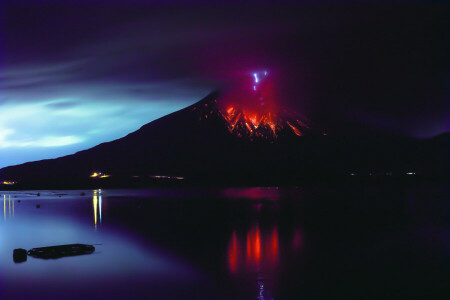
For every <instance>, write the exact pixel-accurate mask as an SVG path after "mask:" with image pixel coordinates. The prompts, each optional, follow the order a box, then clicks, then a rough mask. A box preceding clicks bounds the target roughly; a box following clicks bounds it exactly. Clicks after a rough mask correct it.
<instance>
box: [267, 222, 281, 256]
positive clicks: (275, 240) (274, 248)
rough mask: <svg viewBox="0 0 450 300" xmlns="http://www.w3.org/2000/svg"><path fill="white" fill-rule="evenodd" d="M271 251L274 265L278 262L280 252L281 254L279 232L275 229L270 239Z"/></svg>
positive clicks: (270, 254)
mask: <svg viewBox="0 0 450 300" xmlns="http://www.w3.org/2000/svg"><path fill="white" fill-rule="evenodd" d="M268 249H269V257H270V260H271V261H272V263H273V264H276V263H277V262H278V252H279V243H278V230H277V228H274V229H273V230H272V235H271V238H270V247H268Z"/></svg>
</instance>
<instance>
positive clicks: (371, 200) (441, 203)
mask: <svg viewBox="0 0 450 300" xmlns="http://www.w3.org/2000/svg"><path fill="white" fill-rule="evenodd" d="M38 193H39V194H38ZM0 194H1V195H2V196H1V205H2V213H1V217H2V219H1V220H0V298H1V299H101V298H105V299H337V298H342V297H345V298H354V299H381V298H383V299H385V298H396V299H399V298H405V297H417V296H421V297H428V299H430V298H438V297H439V296H441V295H442V293H443V291H445V288H446V286H445V282H446V279H448V271H447V270H449V264H448V262H449V261H448V258H449V256H448V254H449V249H450V247H449V228H448V189H447V188H446V187H439V186H438V187H436V186H435V187H429V186H426V187H425V186H424V187H417V186H416V187H402V188H394V187H376V188H375V187H365V188H361V187H359V188H349V187H340V188H336V187H334V188H310V189H307V188H290V189H278V188H234V189H146V190H86V191H21V192H0ZM37 205H40V207H39V208H38V207H37ZM71 243H85V244H96V246H95V247H96V251H95V252H94V254H91V255H83V256H76V257H65V258H60V259H54V260H52V259H50V260H43V259H36V258H32V257H29V258H28V260H27V261H26V262H24V263H14V262H13V259H12V251H13V249H15V248H25V249H31V248H34V247H43V246H51V245H60V244H71Z"/></svg>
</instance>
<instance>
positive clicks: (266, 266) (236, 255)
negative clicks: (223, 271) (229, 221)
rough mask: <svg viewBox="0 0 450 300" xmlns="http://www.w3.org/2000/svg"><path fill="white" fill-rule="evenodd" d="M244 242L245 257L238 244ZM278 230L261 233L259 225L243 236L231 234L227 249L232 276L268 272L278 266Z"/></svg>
mask: <svg viewBox="0 0 450 300" xmlns="http://www.w3.org/2000/svg"><path fill="white" fill-rule="evenodd" d="M241 242H244V243H245V245H246V247H245V255H242V253H241V249H242V248H241V247H240V243H241ZM278 257H279V240H278V229H277V228H276V227H275V228H274V229H272V230H269V231H263V230H261V229H260V227H259V225H255V226H253V227H252V228H250V229H249V230H248V231H247V232H246V233H245V235H244V236H241V237H239V235H238V234H237V233H236V231H234V232H233V234H232V236H231V239H230V243H229V247H228V265H229V269H230V272H231V273H232V274H236V273H242V272H255V271H257V272H259V271H262V270H266V271H270V270H271V269H273V268H275V267H277V266H278Z"/></svg>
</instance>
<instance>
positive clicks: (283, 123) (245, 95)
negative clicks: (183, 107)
mask: <svg viewBox="0 0 450 300" xmlns="http://www.w3.org/2000/svg"><path fill="white" fill-rule="evenodd" d="M251 77H252V78H253V80H252V82H251V84H249V83H248V82H247V83H246V84H245V85H244V86H243V87H242V86H240V87H239V88H237V89H235V90H233V91H231V92H227V93H225V94H224V95H221V96H219V97H218V100H216V99H214V100H210V101H208V102H206V103H205V102H204V103H201V104H199V105H196V106H195V107H194V108H193V111H196V112H197V113H198V117H199V119H200V120H209V121H212V120H217V119H220V120H221V121H222V122H224V124H225V126H226V127H227V128H228V130H229V132H231V133H232V134H234V135H236V136H238V137H241V138H249V139H250V140H255V139H267V140H273V139H276V138H278V137H281V136H294V137H295V136H297V137H299V136H304V135H326V133H324V132H322V131H320V130H319V129H317V128H315V127H314V126H312V125H311V124H310V122H309V121H306V120H305V119H306V118H305V117H303V116H302V115H301V114H299V113H297V112H295V111H292V110H288V109H281V108H279V107H278V106H277V105H275V102H276V101H275V97H274V94H275V93H274V92H273V90H274V88H273V86H272V85H270V82H269V80H267V78H268V72H267V71H263V72H255V73H253V74H252V76H251Z"/></svg>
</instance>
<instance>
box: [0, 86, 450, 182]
mask: <svg viewBox="0 0 450 300" xmlns="http://www.w3.org/2000/svg"><path fill="white" fill-rule="evenodd" d="M217 97H218V92H214V93H211V94H210V95H208V96H207V97H205V98H204V99H203V100H201V101H199V102H197V103H195V104H194V105H191V106H189V107H186V108H184V109H182V110H180V111H177V112H174V113H172V114H169V115H167V116H164V117H162V118H160V119H157V120H155V121H153V122H150V123H148V124H146V125H144V126H142V127H141V128H140V129H139V130H137V131H135V132H133V133H130V134H128V135H127V136H125V137H123V138H120V139H117V140H115V141H112V142H107V143H103V144H100V145H98V146H95V147H93V148H91V149H88V150H84V151H80V152H77V153H75V154H72V155H68V156H64V157H60V158H56V159H47V160H41V161H36V162H29V163H25V164H22V165H17V166H10V167H6V168H3V169H1V170H0V180H1V181H4V180H7V181H16V182H18V183H19V185H20V184H23V185H24V186H37V187H51V186H58V187H64V186H77V185H85V184H86V183H88V182H90V181H89V180H92V178H90V177H89V176H90V174H92V173H93V172H104V173H106V174H110V175H111V180H116V181H115V182H116V183H117V182H118V181H117V180H119V179H120V181H121V182H124V181H125V182H126V181H127V180H129V179H130V178H136V177H139V178H152V176H177V177H183V178H185V179H186V180H188V181H189V182H202V181H206V182H211V181H212V182H219V183H232V184H259V185H263V184H282V183H298V182H299V181H301V180H310V179H312V178H332V177H336V176H347V175H348V174H349V173H350V172H358V173H361V174H362V173H368V172H374V173H376V172H378V173H379V172H400V173H403V174H404V172H406V171H410V170H413V171H416V170H418V171H420V172H431V173H439V174H441V173H444V172H447V171H448V169H447V168H446V165H445V159H446V158H447V156H446V154H445V152H446V149H448V135H446V136H444V137H439V138H438V139H437V140H431V141H419V140H415V139H412V138H407V137H403V138H399V137H397V136H395V137H392V136H382V137H380V136H377V137H368V138H365V139H361V138H359V139H352V138H349V137H332V136H326V135H324V133H323V132H322V131H321V130H318V129H314V128H312V127H311V126H310V125H308V124H307V123H306V122H305V121H304V120H301V119H300V117H299V116H298V115H296V114H295V113H293V112H289V111H286V110H284V112H283V113H279V112H278V113H276V114H274V115H270V116H269V115H264V114H262V115H259V116H256V119H255V116H253V115H247V114H246V113H245V111H244V110H242V109H241V108H239V107H233V108H232V109H230V108H228V111H227V109H221V108H220V107H219V105H218V104H217ZM252 118H253V119H252ZM436 149H437V150H436ZM433 153H434V154H437V156H436V155H434V156H433ZM99 180H103V179H99ZM106 180H110V179H106V178H105V181H106Z"/></svg>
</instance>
